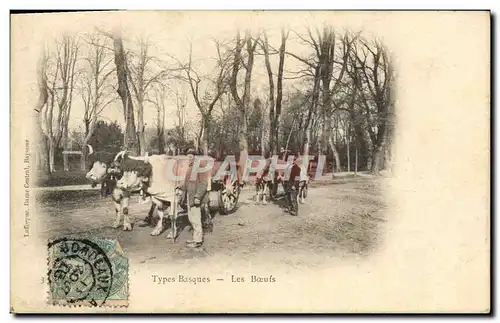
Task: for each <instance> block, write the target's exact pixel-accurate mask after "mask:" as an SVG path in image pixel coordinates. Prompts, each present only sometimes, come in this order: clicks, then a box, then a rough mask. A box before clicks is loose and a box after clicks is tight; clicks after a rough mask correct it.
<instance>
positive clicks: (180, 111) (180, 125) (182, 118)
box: [175, 91, 187, 154]
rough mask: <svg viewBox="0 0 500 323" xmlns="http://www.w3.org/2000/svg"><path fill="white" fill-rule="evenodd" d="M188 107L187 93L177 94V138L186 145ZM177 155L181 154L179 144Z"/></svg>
mask: <svg viewBox="0 0 500 323" xmlns="http://www.w3.org/2000/svg"><path fill="white" fill-rule="evenodd" d="M186 106H187V96H186V94H185V93H182V94H179V91H177V92H176V93H175V108H176V109H175V115H176V117H177V136H178V139H179V140H178V142H182V143H184V142H185V141H186ZM175 148H176V149H177V154H180V153H181V152H180V145H179V143H178V144H177V147H175Z"/></svg>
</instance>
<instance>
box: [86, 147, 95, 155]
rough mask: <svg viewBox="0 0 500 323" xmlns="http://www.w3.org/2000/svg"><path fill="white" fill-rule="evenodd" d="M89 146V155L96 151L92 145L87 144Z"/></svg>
mask: <svg viewBox="0 0 500 323" xmlns="http://www.w3.org/2000/svg"><path fill="white" fill-rule="evenodd" d="M87 147H89V155H92V154H93V153H94V148H92V146H91V145H87Z"/></svg>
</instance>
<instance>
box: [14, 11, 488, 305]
mask: <svg viewBox="0 0 500 323" xmlns="http://www.w3.org/2000/svg"><path fill="white" fill-rule="evenodd" d="M490 19H491V17H490V13H489V12H487V11H461V12H453V11H435V12H433V11H422V12H419V11H324V12H322V11H310V12H308V11H281V12H280V11H220V12H218V11H205V12H203V11H121V12H120V11H116V12H73V13H43V14H12V15H11V44H10V45H11V106H10V112H11V152H10V158H11V165H12V166H11V214H10V225H11V229H10V230H11V255H10V266H11V273H12V274H11V277H10V280H11V301H10V306H11V308H10V309H11V312H13V313H489V312H490V310H491V306H490V300H491V296H490V279H491V278H490V275H491V273H490V243H491V237H490V190H489V187H490V163H489V161H490V145H489V143H490V129H489V125H490V82H491V80H490V46H491V44H490Z"/></svg>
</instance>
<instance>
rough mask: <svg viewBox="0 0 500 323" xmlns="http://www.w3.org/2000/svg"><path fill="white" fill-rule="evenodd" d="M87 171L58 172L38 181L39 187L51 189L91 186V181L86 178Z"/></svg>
mask: <svg viewBox="0 0 500 323" xmlns="http://www.w3.org/2000/svg"><path fill="white" fill-rule="evenodd" d="M85 174H86V172H85V171H80V170H73V171H68V172H65V171H56V172H54V173H52V174H50V176H49V177H47V178H41V179H40V180H39V181H38V186H39V187H51V186H65V185H82V184H89V181H88V180H87V179H86V178H85Z"/></svg>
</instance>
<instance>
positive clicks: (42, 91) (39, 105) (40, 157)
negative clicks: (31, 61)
mask: <svg viewBox="0 0 500 323" xmlns="http://www.w3.org/2000/svg"><path fill="white" fill-rule="evenodd" d="M45 69H46V56H45V52H42V54H41V55H40V59H39V61H38V66H37V83H38V92H39V95H38V101H37V102H36V105H35V108H34V109H33V114H32V119H33V123H34V126H35V145H34V146H35V167H36V168H35V169H36V170H37V172H38V173H39V175H41V176H37V177H38V178H39V179H40V177H42V178H47V177H49V176H50V169H49V162H48V159H47V158H46V156H47V154H46V151H47V142H46V140H45V136H44V134H43V130H42V124H41V122H42V120H41V117H42V114H41V111H42V109H43V107H44V106H45V104H46V103H47V100H48V97H49V96H48V89H47V88H48V86H47V78H46V77H47V76H46V72H45ZM37 184H38V183H37Z"/></svg>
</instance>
